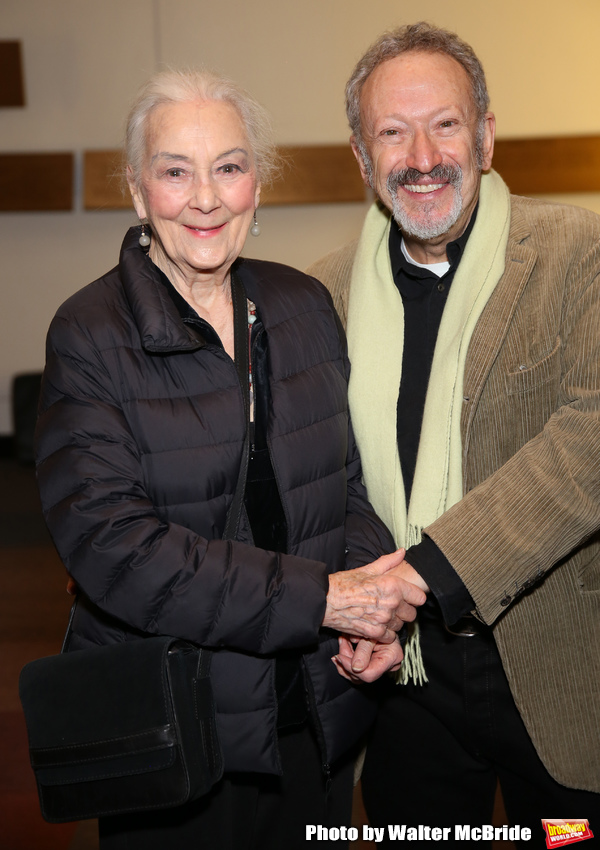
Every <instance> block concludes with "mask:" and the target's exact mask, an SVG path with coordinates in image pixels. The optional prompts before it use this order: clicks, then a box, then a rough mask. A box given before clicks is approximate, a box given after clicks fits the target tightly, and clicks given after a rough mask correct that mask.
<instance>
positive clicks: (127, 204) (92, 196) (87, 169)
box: [83, 150, 131, 210]
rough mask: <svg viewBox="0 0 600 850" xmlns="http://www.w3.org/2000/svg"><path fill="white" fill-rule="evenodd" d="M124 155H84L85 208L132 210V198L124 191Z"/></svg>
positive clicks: (113, 152)
mask: <svg viewBox="0 0 600 850" xmlns="http://www.w3.org/2000/svg"><path fill="white" fill-rule="evenodd" d="M122 172H123V153H122V151H120V150H97V151H85V152H84V154H83V208H84V209H86V210H124V209H131V196H130V195H129V192H128V191H123V189H122V177H121V175H122Z"/></svg>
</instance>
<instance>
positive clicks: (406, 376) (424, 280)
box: [389, 207, 477, 623]
mask: <svg viewBox="0 0 600 850" xmlns="http://www.w3.org/2000/svg"><path fill="white" fill-rule="evenodd" d="M476 217H477V207H476V208H475V211H474V212H473V215H472V216H471V220H470V221H469V224H468V226H467V228H466V230H465V232H464V233H463V234H462V236H459V238H458V239H456V240H455V241H453V242H450V243H449V244H448V246H447V248H446V254H447V258H448V262H449V264H450V267H449V269H448V270H447V271H446V272H445V274H443V275H442V276H441V277H438V275H436V274H435V273H434V272H432V271H429V270H428V269H427V268H421V267H420V266H415V265H413V264H412V263H410V262H409V261H408V260H407V259H406V257H405V256H404V253H403V252H402V233H401V232H400V229H399V228H398V226H397V224H396V223H395V222H394V221H392V226H391V229H390V238H389V251H390V261H391V267H392V274H393V277H394V283H395V284H396V286H397V287H398V291H399V292H400V295H401V296H402V305H403V308H404V350H403V356H402V380H401V383H400V388H399V393H398V407H397V419H396V422H397V425H396V427H397V440H398V453H399V456H400V466H401V468H402V477H403V479H404V487H405V493H406V504H407V506H408V504H409V502H410V495H411V492H412V484H413V479H414V474H415V467H416V462H417V452H418V449H419V440H420V436H421V425H422V422H423V412H424V408H425V398H426V395H427V386H428V383H429V376H430V374H431V364H432V362H433V354H434V351H435V344H436V341H437V336H438V331H439V327H440V322H441V320H442V315H443V312H444V307H445V306H446V301H447V299H448V293H449V291H450V287H451V285H452V281H453V280H454V275H455V273H456V269H457V268H458V265H459V263H460V260H461V258H462V256H463V253H464V249H465V246H466V244H467V241H468V239H469V236H470V234H471V231H472V230H473V226H474V224H475V219H476ZM406 560H407V561H408V563H409V564H410V565H411V566H413V567H414V568H415V569H416V570H417V572H418V573H419V574H420V575H421V576H422V577H423V578H424V579H425V581H426V582H427V584H428V585H429V587H430V588H431V591H432V593H433V595H434V596H435V597H436V599H437V601H438V603H439V605H440V608H441V609H442V613H443V615H444V619H445V620H446V622H448V623H453V622H456V620H458V619H459V618H460V617H461V616H462V615H463V614H465V613H467V612H468V611H470V610H471V609H472V608H473V600H472V599H471V596H470V594H469V592H468V591H467V589H466V587H465V586H464V584H463V582H462V581H461V580H460V578H459V576H458V575H457V573H456V572H455V571H454V569H453V568H452V566H451V564H450V562H449V561H448V559H447V558H446V557H445V556H444V554H443V553H442V551H441V550H440V549H439V548H438V547H437V546H436V544H435V543H434V542H433V540H431V538H429V537H427V535H424V536H423V540H422V541H421V543H419V544H417V545H416V546H411V548H410V549H409V550H408V552H407V555H406Z"/></svg>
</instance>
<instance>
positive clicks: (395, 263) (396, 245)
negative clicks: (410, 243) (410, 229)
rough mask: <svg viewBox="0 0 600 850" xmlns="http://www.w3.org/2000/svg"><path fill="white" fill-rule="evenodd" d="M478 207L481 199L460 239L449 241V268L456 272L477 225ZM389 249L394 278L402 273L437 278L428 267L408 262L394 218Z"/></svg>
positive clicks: (410, 275)
mask: <svg viewBox="0 0 600 850" xmlns="http://www.w3.org/2000/svg"><path fill="white" fill-rule="evenodd" d="M478 209H479V201H477V206H476V207H475V209H474V210H473V215H472V216H471V219H470V221H469V223H468V225H467V227H466V229H465V231H464V233H463V234H462V235H461V236H459V237H458V239H455V240H454V241H453V242H450V243H448V247H447V249H446V254H447V255H448V262H449V263H450V268H449V270H448V271H450V272H455V271H456V268H457V266H458V264H459V263H460V261H461V258H462V255H463V253H464V250H465V246H466V244H467V242H468V240H469V236H470V235H471V231H472V230H473V227H474V225H475V219H476V218H477V211H478ZM389 250H390V261H391V264H392V274H393V275H394V280H397V279H398V276H399V275H400V273H404V274H407V275H408V276H409V277H412V278H417V279H420V280H425V279H428V278H432V279H433V278H435V279H436V280H437V275H434V274H433V273H432V272H428V271H427V269H423V268H421V267H420V266H414V265H413V264H412V263H409V262H408V260H407V259H406V257H405V256H404V254H403V253H402V232H401V230H400V228H399V227H398V225H397V224H396V222H395V221H394V219H392V226H391V227H390V240H389Z"/></svg>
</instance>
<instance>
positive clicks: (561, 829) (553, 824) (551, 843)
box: [542, 818, 594, 847]
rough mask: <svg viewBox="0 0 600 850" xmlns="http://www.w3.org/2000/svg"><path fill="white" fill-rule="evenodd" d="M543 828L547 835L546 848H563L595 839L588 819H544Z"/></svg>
mask: <svg viewBox="0 0 600 850" xmlns="http://www.w3.org/2000/svg"><path fill="white" fill-rule="evenodd" d="M542 826H543V827H544V831H545V833H546V847H563V846H564V845H565V844H574V843H575V842H576V841H585V839H586V838H593V837H594V834H593V832H592V830H591V829H590V825H589V822H588V819H587V818H550V819H544V820H542Z"/></svg>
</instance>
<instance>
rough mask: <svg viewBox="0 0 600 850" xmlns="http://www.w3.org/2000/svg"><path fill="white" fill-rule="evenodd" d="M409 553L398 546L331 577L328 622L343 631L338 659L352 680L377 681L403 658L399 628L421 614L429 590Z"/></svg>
mask: <svg viewBox="0 0 600 850" xmlns="http://www.w3.org/2000/svg"><path fill="white" fill-rule="evenodd" d="M404 556H405V550H404V549H398V551H396V552H392V553H391V554H390V555H383V556H382V557H381V558H378V559H377V560H376V561H373V563H371V564H367V566H365V567H359V568H357V569H355V570H347V571H345V572H337V573H332V574H331V575H330V576H329V592H328V594H327V608H326V610H325V617H324V618H323V626H324V627H326V628H331V629H335V630H336V631H338V632H339V633H340V641H339V643H340V649H339V653H338V655H336V656H335V657H334V658H333V662H334V664H335V665H336V667H337V670H338V672H339V673H340V675H342V676H344V677H345V678H346V679H350V680H351V681H354V682H373V681H375V679H378V678H379V677H380V676H381V675H383V673H385V672H386V671H388V670H391V671H393V670H398V669H399V667H400V664H401V663H402V659H403V652H402V647H401V646H400V641H399V640H398V636H397V634H396V633H397V632H398V631H399V630H400V629H401V628H402V626H403V625H404V623H410V622H412V621H413V620H414V619H415V617H416V616H417V608H418V607H419V606H420V605H423V603H424V602H425V600H426V598H427V597H426V593H427V592H428V590H429V588H428V586H427V584H426V583H425V582H424V581H423V579H422V578H421V576H420V575H419V574H418V573H417V571H416V570H414V569H413V568H412V567H411V565H410V564H409V563H408V562H407V561H405V560H404Z"/></svg>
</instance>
